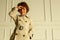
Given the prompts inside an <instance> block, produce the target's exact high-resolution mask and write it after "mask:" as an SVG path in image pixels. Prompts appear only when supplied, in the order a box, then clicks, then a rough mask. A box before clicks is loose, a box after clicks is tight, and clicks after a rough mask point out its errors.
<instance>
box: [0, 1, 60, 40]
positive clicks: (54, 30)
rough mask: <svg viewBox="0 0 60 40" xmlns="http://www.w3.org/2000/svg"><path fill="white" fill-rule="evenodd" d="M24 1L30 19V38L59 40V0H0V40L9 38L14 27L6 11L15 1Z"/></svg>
mask: <svg viewBox="0 0 60 40" xmlns="http://www.w3.org/2000/svg"><path fill="white" fill-rule="evenodd" d="M21 1H25V2H27V3H28V5H29V8H30V11H29V13H28V16H30V18H31V19H32V22H33V27H34V30H35V31H34V37H33V39H32V40H60V0H0V40H9V38H10V35H11V33H12V32H13V29H14V27H15V25H14V22H13V20H12V19H11V18H10V17H9V15H8V13H9V11H10V10H11V8H12V7H14V6H16V5H17V3H19V2H21Z"/></svg>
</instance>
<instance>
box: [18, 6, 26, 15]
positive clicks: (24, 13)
mask: <svg viewBox="0 0 60 40" xmlns="http://www.w3.org/2000/svg"><path fill="white" fill-rule="evenodd" d="M18 11H19V12H20V13H21V15H26V12H27V10H26V8H25V7H23V6H19V9H18Z"/></svg>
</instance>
